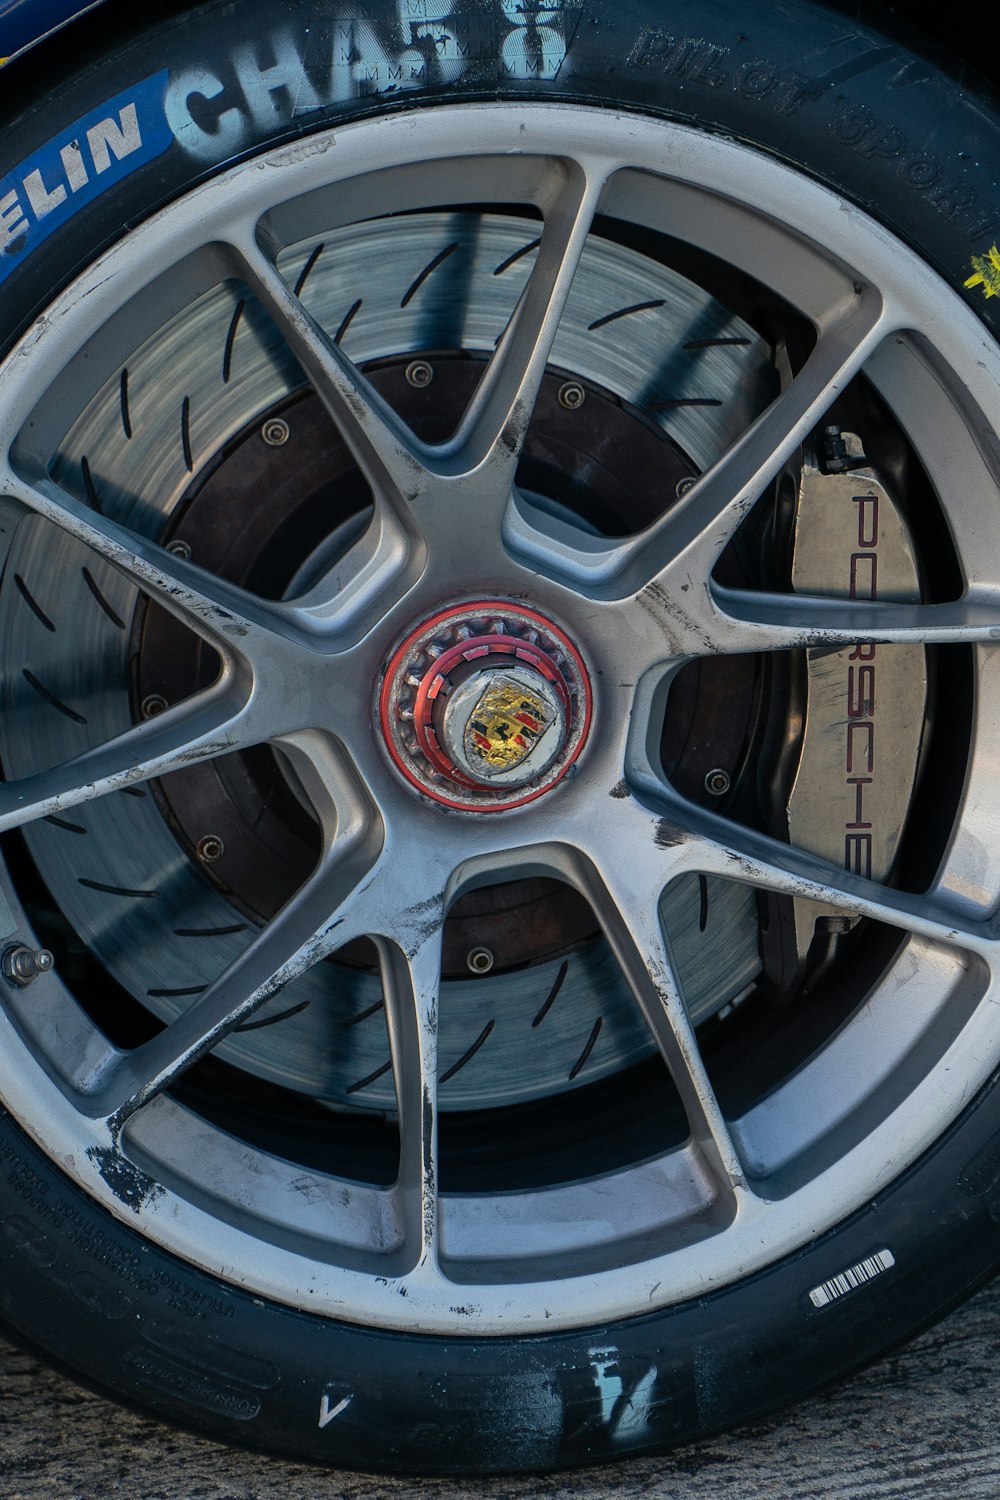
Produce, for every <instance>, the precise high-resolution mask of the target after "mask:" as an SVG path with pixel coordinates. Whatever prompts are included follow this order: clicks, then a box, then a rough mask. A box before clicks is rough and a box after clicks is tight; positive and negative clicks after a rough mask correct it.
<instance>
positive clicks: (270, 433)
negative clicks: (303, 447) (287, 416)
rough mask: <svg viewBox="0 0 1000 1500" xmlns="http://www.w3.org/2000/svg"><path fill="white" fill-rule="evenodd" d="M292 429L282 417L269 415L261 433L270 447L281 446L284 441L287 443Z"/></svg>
mask: <svg viewBox="0 0 1000 1500" xmlns="http://www.w3.org/2000/svg"><path fill="white" fill-rule="evenodd" d="M290 433H291V429H290V428H289V426H288V423H287V422H286V421H284V419H283V418H282V417H268V419H267V421H266V422H265V423H264V425H263V427H262V428H261V429H260V435H261V437H262V438H263V439H264V441H265V443H266V444H267V446H268V447H269V448H280V447H281V445H282V443H287V442H288V439H289V436H290Z"/></svg>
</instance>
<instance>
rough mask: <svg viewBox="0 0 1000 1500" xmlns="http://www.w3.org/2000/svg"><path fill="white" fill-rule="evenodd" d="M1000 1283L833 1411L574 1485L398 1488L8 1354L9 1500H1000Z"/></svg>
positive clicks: (2, 1349) (0, 1493) (761, 1427)
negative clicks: (114, 1398)
mask: <svg viewBox="0 0 1000 1500" xmlns="http://www.w3.org/2000/svg"><path fill="white" fill-rule="evenodd" d="M998 1413H1000V1281H997V1282H995V1283H993V1285H991V1286H989V1287H987V1288H986V1289H985V1290H984V1291H982V1292H980V1293H979V1294H978V1296H976V1297H974V1298H973V1299H972V1300H971V1301H970V1302H968V1303H967V1304H966V1305H965V1307H963V1308H961V1309H960V1310H959V1311H958V1312H956V1313H954V1314H953V1315H952V1316H951V1317H950V1318H949V1319H947V1320H946V1321H945V1322H943V1323H941V1324H939V1325H938V1327H937V1328H935V1329H933V1330H931V1331H930V1332H929V1333H926V1334H924V1335H923V1337H921V1338H920V1339H918V1340H917V1341H916V1342H914V1343H913V1344H911V1345H909V1346H908V1347H907V1348H906V1349H903V1350H901V1351H900V1352H898V1353H897V1354H895V1355H893V1356H892V1357H891V1358H889V1359H886V1360H883V1361H882V1362H881V1363H880V1364H878V1365H874V1366H872V1368H871V1369H870V1370H868V1371H866V1372H865V1373H864V1374H862V1375H859V1376H856V1377H855V1378H854V1379H853V1380H851V1381H848V1382H847V1383H845V1384H843V1385H841V1386H839V1387H837V1388H835V1389H834V1390H832V1391H830V1392H829V1393H827V1394H826V1395H824V1396H821V1397H818V1398H814V1399H813V1400H810V1401H806V1402H803V1403H802V1404H801V1405H800V1406H798V1407H796V1408H794V1409H793V1410H791V1411H789V1412H786V1413H785V1414H784V1415H783V1416H782V1417H780V1418H775V1419H774V1420H772V1421H767V1422H758V1423H755V1424H753V1425H752V1426H748V1427H744V1428H741V1429H740V1430H739V1431H737V1432H734V1433H732V1434H730V1435H728V1436H726V1437H724V1438H717V1439H712V1440H710V1441H707V1442H703V1443H698V1444H695V1445H693V1446H691V1447H688V1448H684V1449H680V1450H678V1451H677V1452H675V1453H673V1454H669V1455H667V1456H665V1457H662V1458H655V1459H641V1460H635V1461H632V1462H630V1463H625V1464H619V1465H614V1466H609V1467H605V1468H599V1469H581V1470H576V1471H574V1472H573V1473H570V1474H563V1475H537V1476H519V1477H515V1478H500V1479H495V1480H478V1479H477V1480H473V1481H470V1482H469V1483H462V1482H459V1481H455V1480H408V1479H387V1478H384V1477H381V1476H374V1475H367V1474H351V1473H346V1472H344V1471H332V1470H323V1469H316V1468H313V1467H307V1466H305V1465H301V1464H294V1463H287V1462H284V1461H282V1460H280V1459H266V1458H261V1457H260V1456H259V1455H257V1454H250V1453H241V1452H239V1451H237V1450H234V1449H229V1448H225V1447H222V1446H220V1445H219V1444H218V1443H214V1442H210V1441H208V1440H207V1439H205V1438H199V1437H192V1436H191V1435H190V1434H187V1433H182V1432H178V1431H175V1430H173V1429H171V1428H167V1427H164V1426H162V1425H160V1424H159V1423H156V1422H153V1421H150V1420H148V1419H146V1418H144V1417H140V1416H137V1415H135V1414H134V1413H132V1412H126V1411H122V1410H120V1409H119V1408H117V1407H115V1406H113V1405H111V1404H110V1403H109V1402H107V1401H104V1400H102V1399H101V1398H100V1397H98V1396H94V1395H92V1394H91V1393H90V1392H88V1391H84V1390H81V1389H80V1388H79V1387H78V1386H75V1385H73V1384H72V1383H71V1382H69V1381H67V1380H65V1379H63V1378H62V1377H61V1376H59V1375H56V1374H54V1373H53V1372H52V1371H50V1370H48V1369H47V1368H45V1366H43V1365H40V1364H39V1363H38V1362H37V1361H36V1360H34V1359H32V1358H30V1357H29V1356H28V1355H26V1354H23V1353H21V1352H20V1351H19V1350H16V1349H14V1348H12V1347H11V1346H10V1345H9V1344H7V1343H5V1342H3V1341H0V1500H333V1497H345V1500H410V1497H413V1500H417V1497H420V1500H468V1497H471V1496H476V1497H480V1496H482V1497H489V1500H522V1497H529V1496H544V1497H553V1500H555V1497H569V1496H573V1497H574V1500H598V1497H601V1500H605V1497H616V1496H641V1497H649V1500H688V1497H692V1500H695V1497H697V1500H757V1497H762V1500H763V1497H766V1500H861V1497H865V1500H923V1497H933V1500H953V1497H954V1500H958V1497H961V1500H997V1497H998V1496H1000V1433H998Z"/></svg>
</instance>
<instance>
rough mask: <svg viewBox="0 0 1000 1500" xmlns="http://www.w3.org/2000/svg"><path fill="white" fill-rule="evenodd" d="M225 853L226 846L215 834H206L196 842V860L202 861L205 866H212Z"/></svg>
mask: <svg viewBox="0 0 1000 1500" xmlns="http://www.w3.org/2000/svg"><path fill="white" fill-rule="evenodd" d="M225 852H226V846H225V844H224V843H223V842H222V840H221V839H220V838H219V835H218V834H217V833H206V835H205V837H204V838H203V839H199V840H198V858H199V859H201V860H204V862H205V864H206V865H212V864H214V863H215V861H216V860H217V859H221V858H222V856H223V855H224V854H225Z"/></svg>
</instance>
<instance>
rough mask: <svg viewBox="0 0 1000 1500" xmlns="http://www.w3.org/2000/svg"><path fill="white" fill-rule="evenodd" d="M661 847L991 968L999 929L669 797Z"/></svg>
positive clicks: (695, 864)
mask: <svg viewBox="0 0 1000 1500" xmlns="http://www.w3.org/2000/svg"><path fill="white" fill-rule="evenodd" d="M667 800H668V802H669V810H668V816H667V817H666V818H664V819H662V820H661V821H660V822H659V823H658V824H657V837H658V838H659V839H661V840H666V841H669V840H672V839H676V840H677V841H678V842H685V841H687V840H690V849H689V854H688V858H687V860H686V867H687V868H689V869H692V870H696V871H698V872H699V873H701V874H704V875H718V876H721V877H722V878H724V879H728V880H740V881H745V882H748V883H749V884H751V885H753V886H755V887H756V888H758V889H760V890H765V891H773V892H775V893H776V894H778V895H783V896H801V897H804V898H806V899H808V900H813V901H820V902H823V903H824V904H826V905H829V906H835V907H837V908H839V909H840V910H842V911H844V912H847V913H849V914H852V915H856V916H862V917H867V918H869V919H870V920H871V921H873V922H883V923H886V924H887V925H889V926H891V927H897V928H899V929H901V930H902V931H903V932H907V933H912V934H913V935H914V936H918V937H923V938H926V939H928V940H929V941H930V942H932V943H941V944H943V945H944V946H945V947H949V948H961V949H965V950H967V951H969V952H973V953H976V954H978V955H979V956H980V957H981V958H983V959H985V960H986V962H987V963H988V964H989V965H990V966H991V967H992V965H993V963H994V962H995V959H996V953H997V943H998V938H997V935H996V923H995V922H993V921H977V920H975V919H974V918H967V919H964V918H963V917H962V916H961V915H960V914H959V913H958V912H956V911H955V910H954V909H953V908H949V907H947V906H945V904H944V903H943V902H940V901H938V900H936V899H935V898H934V897H933V896H929V895H926V896H921V895H911V894H910V893H909V892H906V891H898V890H895V889H893V888H892V887H890V886H886V885H882V884H880V883H879V882H878V881H875V880H868V879H866V878H865V877H864V876H861V875H856V874H854V873H853V872H852V871H850V870H847V869H844V868H843V867H842V866H840V865H835V864H832V863H830V861H828V860H825V859H821V858H820V857H819V856H817V855H815V854H809V853H807V852H806V851H805V850H803V849H798V848H796V847H795V846H794V845H791V844H783V843H781V842H780V840H778V839H775V838H772V837H771V836H770V835H768V834H764V833H758V832H757V831H756V830H755V829H752V828H748V827H745V826H744V825H743V824H740V823H735V822H733V821H732V820H731V819H729V818H723V817H720V816H719V815H718V814H715V813H712V812H708V811H706V810H705V809H703V808H700V807H696V806H695V805H694V804H693V803H688V802H683V801H681V799H679V798H678V797H677V796H676V794H675V793H673V792H671V793H669V795H668V799H667Z"/></svg>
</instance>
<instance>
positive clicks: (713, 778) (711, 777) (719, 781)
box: [705, 766, 732, 797]
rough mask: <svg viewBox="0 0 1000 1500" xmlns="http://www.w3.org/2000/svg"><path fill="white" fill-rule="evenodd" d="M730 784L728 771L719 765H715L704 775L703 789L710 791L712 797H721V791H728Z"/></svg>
mask: <svg viewBox="0 0 1000 1500" xmlns="http://www.w3.org/2000/svg"><path fill="white" fill-rule="evenodd" d="M731 786H732V781H731V779H730V776H729V772H728V771H724V770H723V769H722V767H721V766H717V767H716V769H715V770H714V771H709V773H708V775H707V776H706V777H705V790H706V792H711V794H712V796H713V797H721V796H722V795H723V793H725V792H728V791H729V788H730V787H731Z"/></svg>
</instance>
